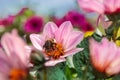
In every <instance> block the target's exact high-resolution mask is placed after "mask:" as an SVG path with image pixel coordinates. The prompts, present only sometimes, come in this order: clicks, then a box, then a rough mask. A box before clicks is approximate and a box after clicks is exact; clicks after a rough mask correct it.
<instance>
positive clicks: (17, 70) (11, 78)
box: [0, 30, 30, 80]
mask: <svg viewBox="0 0 120 80" xmlns="http://www.w3.org/2000/svg"><path fill="white" fill-rule="evenodd" d="M1 44H2V47H3V49H2V48H0V79H1V78H2V80H24V79H25V78H26V77H27V73H28V71H27V68H28V64H29V57H30V52H29V51H28V49H27V48H26V46H27V45H26V43H25V42H24V41H23V40H22V39H21V38H20V37H19V36H18V34H17V32H16V30H13V31H12V33H5V34H4V35H3V36H2V38H1Z"/></svg>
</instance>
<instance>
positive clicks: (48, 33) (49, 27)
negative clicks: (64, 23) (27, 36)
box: [43, 22, 58, 38]
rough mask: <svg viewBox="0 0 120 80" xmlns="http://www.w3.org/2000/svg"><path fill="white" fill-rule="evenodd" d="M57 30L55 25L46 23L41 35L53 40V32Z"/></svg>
mask: <svg viewBox="0 0 120 80" xmlns="http://www.w3.org/2000/svg"><path fill="white" fill-rule="evenodd" d="M57 29H58V27H57V25H56V24H54V23H53V22H48V23H47V24H46V25H45V27H44V29H43V35H44V36H45V37H46V38H54V32H55V31H56V30H57Z"/></svg>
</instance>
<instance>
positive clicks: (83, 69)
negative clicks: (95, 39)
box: [73, 37, 94, 80]
mask: <svg viewBox="0 0 120 80" xmlns="http://www.w3.org/2000/svg"><path fill="white" fill-rule="evenodd" d="M88 40H89V37H88V38H85V39H84V40H83V41H82V42H81V43H80V44H79V45H78V47H79V48H84V50H83V51H81V52H79V53H77V54H76V55H74V57H73V63H74V66H75V69H76V71H77V73H78V77H79V78H80V80H93V79H94V75H93V73H92V67H91V64H90V58H89V42H88Z"/></svg>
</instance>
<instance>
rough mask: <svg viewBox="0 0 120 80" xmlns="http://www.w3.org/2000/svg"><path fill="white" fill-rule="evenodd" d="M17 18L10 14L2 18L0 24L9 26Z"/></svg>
mask: <svg viewBox="0 0 120 80" xmlns="http://www.w3.org/2000/svg"><path fill="white" fill-rule="evenodd" d="M14 20H15V16H8V17H7V18H4V19H1V20H0V25H3V26H9V25H12V24H13V22H14Z"/></svg>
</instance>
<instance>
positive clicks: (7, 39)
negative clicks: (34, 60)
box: [1, 30, 28, 64]
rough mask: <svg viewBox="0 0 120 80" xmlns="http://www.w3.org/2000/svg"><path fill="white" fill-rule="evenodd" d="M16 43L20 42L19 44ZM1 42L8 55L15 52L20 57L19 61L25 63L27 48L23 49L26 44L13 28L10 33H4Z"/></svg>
mask: <svg viewBox="0 0 120 80" xmlns="http://www.w3.org/2000/svg"><path fill="white" fill-rule="evenodd" d="M18 43H19V44H20V45H19V46H18ZM1 44H2V46H3V48H4V49H5V51H6V53H7V54H8V55H9V56H10V55H11V54H16V55H17V56H18V57H19V58H20V59H21V61H22V62H23V63H25V64H26V59H27V55H28V54H27V50H26V49H25V46H26V44H25V42H24V41H23V40H22V39H21V38H20V37H19V36H18V34H17V32H16V31H15V30H13V32H12V33H11V34H10V33H5V34H4V35H3V36H2V39H1ZM11 46H12V47H11Z"/></svg>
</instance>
